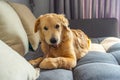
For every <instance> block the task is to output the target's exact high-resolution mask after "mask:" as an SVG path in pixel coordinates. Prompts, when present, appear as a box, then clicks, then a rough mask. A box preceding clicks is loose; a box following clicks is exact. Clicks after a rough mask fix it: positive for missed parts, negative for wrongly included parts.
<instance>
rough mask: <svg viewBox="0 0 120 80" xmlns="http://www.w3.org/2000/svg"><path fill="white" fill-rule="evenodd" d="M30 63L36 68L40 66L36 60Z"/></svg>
mask: <svg viewBox="0 0 120 80" xmlns="http://www.w3.org/2000/svg"><path fill="white" fill-rule="evenodd" d="M29 63H30V64H31V65H33V66H34V67H36V66H38V65H39V63H38V62H37V61H35V60H30V61H29Z"/></svg>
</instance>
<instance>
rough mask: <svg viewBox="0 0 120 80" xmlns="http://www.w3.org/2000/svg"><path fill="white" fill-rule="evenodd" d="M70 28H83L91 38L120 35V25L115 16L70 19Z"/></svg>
mask: <svg viewBox="0 0 120 80" xmlns="http://www.w3.org/2000/svg"><path fill="white" fill-rule="evenodd" d="M69 23H70V25H69V26H70V28H75V29H81V30H83V31H84V32H85V33H86V34H87V35H88V36H89V37H90V38H98V37H111V36H113V37H119V31H118V30H119V26H118V22H117V19H115V18H101V19H79V20H69Z"/></svg>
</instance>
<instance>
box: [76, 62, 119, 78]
mask: <svg viewBox="0 0 120 80" xmlns="http://www.w3.org/2000/svg"><path fill="white" fill-rule="evenodd" d="M118 79H120V66H119V65H114V64H109V63H89V64H84V65H81V66H79V67H77V68H75V69H74V80H118Z"/></svg>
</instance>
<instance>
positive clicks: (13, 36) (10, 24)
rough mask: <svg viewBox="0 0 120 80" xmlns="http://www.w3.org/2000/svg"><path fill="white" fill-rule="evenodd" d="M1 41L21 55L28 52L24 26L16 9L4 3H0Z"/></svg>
mask: <svg viewBox="0 0 120 80" xmlns="http://www.w3.org/2000/svg"><path fill="white" fill-rule="evenodd" d="M0 39H1V40H2V41H4V42H5V43H6V44H8V45H9V46H10V47H12V48H13V49H14V50H15V51H17V52H18V53H19V54H21V55H24V54H25V53H27V52H28V38H27V35H26V32H25V31H24V28H23V25H22V23H21V21H20V19H19V17H18V15H17V14H16V12H15V11H14V9H13V8H12V7H11V6H10V5H9V4H8V3H6V2H4V1H0Z"/></svg>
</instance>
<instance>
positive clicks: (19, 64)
mask: <svg viewBox="0 0 120 80" xmlns="http://www.w3.org/2000/svg"><path fill="white" fill-rule="evenodd" d="M37 77H39V69H36V70H35V69H34V68H33V67H32V66H31V65H30V64H29V63H28V62H27V61H26V60H25V59H24V58H23V57H22V56H21V55H19V54H18V53H17V52H16V51H14V50H13V49H12V48H10V47H9V46H8V45H6V44H5V43H4V42H3V41H1V40H0V80H36V78H37Z"/></svg>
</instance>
